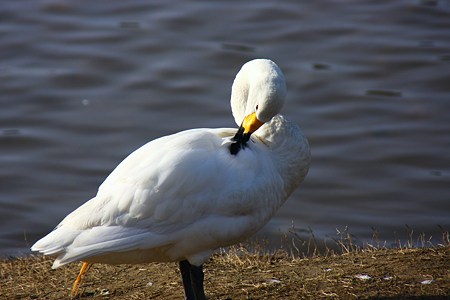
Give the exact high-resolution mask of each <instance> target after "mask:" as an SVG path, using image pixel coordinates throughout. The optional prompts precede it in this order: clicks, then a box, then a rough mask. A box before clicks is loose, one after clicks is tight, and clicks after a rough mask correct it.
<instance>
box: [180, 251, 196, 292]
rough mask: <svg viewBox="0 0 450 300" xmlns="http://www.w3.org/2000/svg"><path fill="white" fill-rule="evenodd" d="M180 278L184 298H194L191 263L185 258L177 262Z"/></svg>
mask: <svg viewBox="0 0 450 300" xmlns="http://www.w3.org/2000/svg"><path fill="white" fill-rule="evenodd" d="M179 265H180V272H181V278H182V279H183V287H184V295H185V297H186V300H195V295H194V290H193V289H192V282H191V264H190V263H189V262H188V261H187V260H182V261H180V263H179Z"/></svg>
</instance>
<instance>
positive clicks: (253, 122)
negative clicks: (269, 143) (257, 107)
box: [230, 112, 264, 155]
mask: <svg viewBox="0 0 450 300" xmlns="http://www.w3.org/2000/svg"><path fill="white" fill-rule="evenodd" d="M262 124H264V123H263V122H261V121H260V120H258V118H257V117H256V112H254V113H252V114H249V115H248V116H246V117H245V118H244V121H242V124H241V126H240V127H239V130H238V131H237V133H236V135H235V136H234V137H233V141H234V143H232V144H231V146H230V153H231V154H233V155H236V154H237V153H238V152H239V150H240V149H244V148H245V146H246V144H247V142H248V140H249V139H250V135H251V134H252V133H253V132H255V131H256V130H258V128H259V127H261V125H262Z"/></svg>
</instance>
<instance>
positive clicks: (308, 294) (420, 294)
mask: <svg viewBox="0 0 450 300" xmlns="http://www.w3.org/2000/svg"><path fill="white" fill-rule="evenodd" d="M51 264H52V261H51V260H50V259H48V258H43V257H40V256H37V257H29V258H16V259H13V260H4V261H1V262H0V299H69V298H70V289H71V286H72V282H73V280H74V279H75V278H76V276H77V274H78V271H79V268H80V266H81V263H80V264H78V263H74V264H70V265H68V266H64V267H61V268H59V269H57V270H52V269H51ZM204 269H205V290H206V295H207V297H208V299H223V300H225V299H450V247H449V246H445V247H433V248H417V249H382V250H364V251H357V252H354V253H346V254H342V255H329V256H319V257H314V258H302V259H300V258H292V257H291V256H290V255H288V254H287V253H286V252H283V251H278V252H275V253H271V254H265V255H258V254H252V253H251V252H248V251H243V250H242V249H240V248H239V247H235V248H232V249H231V250H229V251H227V252H225V251H222V253H219V254H216V255H214V256H213V257H212V259H211V260H210V261H209V262H208V263H206V264H205V268H204ZM79 299H184V298H183V288H182V285H181V279H180V276H179V273H178V266H177V264H176V263H168V264H160V263H151V264H143V265H120V266H108V265H99V264H97V265H94V266H93V267H92V268H91V269H90V270H89V272H88V273H87V275H86V277H85V279H84V281H83V283H82V286H81V288H80V295H79Z"/></svg>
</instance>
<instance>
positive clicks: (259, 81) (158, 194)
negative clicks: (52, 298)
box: [32, 60, 310, 299]
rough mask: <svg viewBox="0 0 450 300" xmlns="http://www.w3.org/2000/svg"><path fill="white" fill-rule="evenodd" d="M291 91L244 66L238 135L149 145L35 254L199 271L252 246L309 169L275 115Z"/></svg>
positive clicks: (269, 65) (286, 124)
mask: <svg viewBox="0 0 450 300" xmlns="http://www.w3.org/2000/svg"><path fill="white" fill-rule="evenodd" d="M285 93H286V90H285V83H284V77H283V76H282V73H281V71H280V70H279V69H278V67H277V66H276V65H275V64H274V63H273V62H271V61H269V60H254V61H251V62H249V63H247V64H246V65H244V66H243V68H242V69H241V71H240V72H239V73H238V75H237V76H236V80H235V82H234V84H233V91H232V100H231V102H232V108H233V115H234V117H235V119H236V122H237V123H238V124H241V123H242V126H241V129H240V130H239V132H238V133H236V129H193V130H187V131H183V132H180V133H177V134H173V135H169V136H165V137H162V138H159V139H156V140H154V141H151V142H149V143H147V144H146V145H144V146H142V147H141V148H139V149H138V150H136V151H135V152H133V153H132V154H130V156H128V157H127V158H126V159H125V160H124V161H123V162H122V163H120V164H119V165H118V166H117V168H116V169H115V170H114V171H113V172H112V173H111V174H110V175H109V176H108V178H107V179H106V180H105V181H104V182H103V184H102V185H101V186H100V188H99V190H98V193H97V195H96V196H95V197H94V198H92V199H91V200H89V201H88V202H86V203H85V204H84V205H82V206H81V207H79V208H78V209H76V210H75V211H74V212H72V213H71V214H69V215H68V216H67V217H66V218H65V219H64V220H63V221H62V222H61V223H60V224H59V225H58V226H57V228H56V229H55V230H54V231H53V232H51V233H50V234H48V235H47V236H46V237H44V238H42V239H41V240H39V241H38V242H37V243H36V244H35V245H33V247H32V250H33V251H39V252H41V253H43V254H46V255H55V256H57V258H56V260H55V262H54V264H53V267H54V268H57V267H59V266H62V265H64V264H67V263H70V262H73V261H78V260H82V261H85V262H88V263H91V264H92V263H107V264H120V263H143V262H155V261H162V262H165V261H184V260H187V261H188V262H189V264H191V265H194V266H201V265H202V264H203V263H204V262H205V261H206V260H207V259H208V258H209V256H210V255H211V253H212V252H213V251H214V250H215V249H217V248H218V247H222V246H227V245H231V244H234V243H236V242H239V241H241V240H244V239H246V238H248V237H249V236H251V235H252V234H254V233H255V232H256V231H258V230H259V229H260V228H261V227H262V226H264V224H266V223H267V222H268V221H269V219H270V218H271V217H272V216H273V214H274V213H275V212H276V211H277V210H278V208H279V207H280V206H281V205H282V204H283V203H284V201H285V200H286V199H287V197H288V196H289V195H290V194H291V193H292V192H293V191H294V189H295V188H296V187H297V186H298V185H299V184H300V183H301V181H302V180H303V179H304V177H305V176H306V174H307V171H308V167H309V159H310V155H309V146H308V142H307V140H306V138H305V136H304V135H303V133H302V132H301V130H300V129H299V127H298V126H297V125H295V124H293V123H292V122H290V121H288V120H287V119H285V118H284V117H282V116H280V115H277V113H278V111H279V109H280V108H281V106H282V104H283V100H284V97H285ZM249 116H252V117H249ZM247 117H249V118H247ZM263 122H264V123H265V124H264V125H262V124H263ZM255 124H256V125H255ZM261 125H262V126H261ZM259 127H260V128H259ZM258 128H259V129H258ZM256 130H257V131H256ZM253 131H256V132H255V134H253V135H252V137H251V138H250V134H252V132H253ZM233 136H234V137H233ZM180 266H181V264H180ZM191 272H192V271H191ZM194 275H195V274H192V276H194ZM184 279H185V278H184V275H183V283H185V281H184ZM191 280H192V281H194V279H191ZM188 281H189V280H188ZM193 285H195V284H193ZM201 285H203V283H201ZM201 288H202V287H201ZM193 289H194V291H195V286H194V288H193ZM185 290H186V284H185ZM194 294H195V295H196V296H193V298H194V299H196V298H202V296H201V295H200V296H198V295H197V294H196V293H194ZM186 295H187V297H188V298H189V297H190V296H189V295H188V291H187V292H186Z"/></svg>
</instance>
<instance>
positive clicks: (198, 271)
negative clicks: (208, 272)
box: [191, 265, 206, 300]
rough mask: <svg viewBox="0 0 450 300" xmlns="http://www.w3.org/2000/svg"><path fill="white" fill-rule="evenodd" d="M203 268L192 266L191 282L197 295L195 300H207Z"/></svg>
mask: <svg viewBox="0 0 450 300" xmlns="http://www.w3.org/2000/svg"><path fill="white" fill-rule="evenodd" d="M204 277H205V275H204V274H203V266H199V267H197V266H194V265H191V282H192V288H193V290H194V294H195V300H206V296H205V290H204V288H203V278H204Z"/></svg>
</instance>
